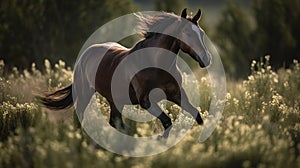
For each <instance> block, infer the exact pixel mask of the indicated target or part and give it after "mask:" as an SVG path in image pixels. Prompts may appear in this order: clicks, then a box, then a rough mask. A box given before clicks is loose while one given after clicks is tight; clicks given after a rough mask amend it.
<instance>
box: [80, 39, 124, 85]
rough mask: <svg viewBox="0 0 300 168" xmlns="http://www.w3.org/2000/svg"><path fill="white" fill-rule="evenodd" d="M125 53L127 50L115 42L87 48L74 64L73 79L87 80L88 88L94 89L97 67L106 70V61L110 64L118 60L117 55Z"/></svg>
mask: <svg viewBox="0 0 300 168" xmlns="http://www.w3.org/2000/svg"><path fill="white" fill-rule="evenodd" d="M117 51H118V52H117ZM127 51H128V49H127V48H125V47H123V46H122V45H120V44H118V43H115V42H107V43H102V44H94V45H92V46H90V47H88V48H87V49H86V50H85V51H84V52H83V54H82V55H81V56H80V57H79V59H78V60H77V62H76V65H75V74H74V78H79V79H80V80H87V81H88V84H89V85H90V87H92V88H94V89H95V78H96V75H97V71H98V70H99V66H105V67H103V68H104V69H106V70H108V68H107V67H108V66H109V65H108V61H107V60H110V62H111V61H113V60H118V59H119V58H118V53H119V52H123V53H124V52H127ZM102 62H103V63H102ZM100 64H101V65H100ZM103 68H102V69H103Z"/></svg>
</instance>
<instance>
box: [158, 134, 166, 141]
mask: <svg viewBox="0 0 300 168" xmlns="http://www.w3.org/2000/svg"><path fill="white" fill-rule="evenodd" d="M167 138H168V137H166V136H163V135H158V136H157V140H158V141H163V140H167Z"/></svg>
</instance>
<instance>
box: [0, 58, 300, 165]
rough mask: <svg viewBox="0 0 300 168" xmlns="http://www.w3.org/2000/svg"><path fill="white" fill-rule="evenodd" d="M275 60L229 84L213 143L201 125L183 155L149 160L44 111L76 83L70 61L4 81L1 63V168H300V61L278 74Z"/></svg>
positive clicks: (155, 127)
mask: <svg viewBox="0 0 300 168" xmlns="http://www.w3.org/2000/svg"><path fill="white" fill-rule="evenodd" d="M268 59H269V58H268V57H266V58H265V60H264V61H263V60H262V61H261V62H253V63H252V64H251V69H252V73H251V74H250V75H249V77H248V79H247V80H244V81H240V82H236V81H228V90H229V91H228V93H227V96H226V98H227V100H226V105H225V109H224V112H223V117H222V119H221V121H220V123H219V125H218V126H217V128H216V130H215V131H214V133H213V134H212V136H211V137H209V139H208V140H207V141H205V142H204V143H199V142H198V136H199V133H200V131H201V127H200V126H197V125H194V127H193V128H192V129H191V130H190V131H189V134H188V135H187V136H185V137H184V139H183V140H182V141H181V142H180V143H179V144H177V145H176V146H175V147H173V148H171V149H169V150H168V151H167V152H164V153H161V154H158V155H155V156H151V157H145V158H129V157H123V156H119V155H116V154H113V153H111V152H109V151H106V150H104V149H102V148H101V147H99V146H98V145H97V144H95V143H94V142H93V141H92V140H91V139H90V138H89V137H88V136H87V135H86V134H85V133H84V131H82V130H81V129H80V128H78V127H77V125H76V124H72V123H70V122H65V121H64V118H59V117H56V120H55V121H56V122H52V121H50V120H49V118H50V117H52V116H53V114H57V112H56V113H51V111H50V112H49V111H48V110H46V109H44V108H43V107H42V106H41V105H40V104H38V103H37V101H36V100H35V98H34V95H36V94H40V93H43V92H44V91H51V90H54V89H55V88H58V87H62V86H66V85H68V84H70V83H71V80H72V70H71V69H70V68H68V67H66V66H65V63H64V62H63V61H60V62H58V63H57V64H55V65H54V66H52V65H51V63H50V62H49V61H47V60H46V61H45V70H44V71H42V72H41V71H39V70H37V69H36V68H35V65H34V64H33V65H32V68H31V69H30V70H25V71H22V72H19V71H18V70H17V69H13V72H12V73H10V74H8V75H4V74H3V69H4V66H5V65H4V63H3V62H2V61H0V90H1V93H0V100H1V104H0V167H33V166H34V167H47V166H49V167H50V166H51V167H299V165H300V156H299V155H300V153H299V152H300V109H299V102H300V88H299V86H300V75H299V74H300V64H299V63H298V62H297V61H295V62H294V65H293V66H292V67H291V68H290V69H282V70H279V71H278V72H274V71H272V68H271V67H270V66H269V64H268ZM262 62H265V63H262ZM196 74H197V78H198V83H199V88H200V90H199V92H200V95H201V98H200V101H201V103H200V106H201V107H198V109H199V110H200V111H201V113H203V115H204V116H205V114H207V111H208V110H209V103H210V83H209V80H208V79H209V77H208V76H207V75H205V74H200V73H196ZM188 80H189V77H188V76H184V81H188ZM188 86H189V85H188ZM192 90H193V89H191V90H190V91H192ZM188 92H189V90H188ZM192 95H193V94H192ZM97 105H98V107H99V108H100V109H101V111H102V112H103V114H104V115H106V116H108V115H109V106H108V105H107V103H106V101H105V99H103V98H101V97H100V98H98V102H97ZM162 108H163V109H164V110H165V111H166V112H167V113H168V115H170V116H171V118H172V119H173V120H175V119H176V118H177V117H180V116H179V115H178V113H179V109H178V107H177V106H176V105H173V104H168V103H167V104H166V105H162ZM71 111H73V109H71ZM61 113H62V115H65V111H61ZM51 115H52V116H51ZM185 122H190V121H189V119H184V118H183V119H182V122H181V124H184V123H185ZM127 123H129V124H130V126H132V127H134V128H133V129H134V130H136V136H149V135H152V134H154V133H156V132H160V131H162V126H161V123H160V122H159V121H157V120H154V121H151V122H147V123H132V122H130V121H129V122H128V121H127ZM119 143H120V144H121V143H123V142H119ZM141 150H143V148H141Z"/></svg>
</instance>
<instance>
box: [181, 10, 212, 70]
mask: <svg viewBox="0 0 300 168" xmlns="http://www.w3.org/2000/svg"><path fill="white" fill-rule="evenodd" d="M200 17H201V10H200V9H199V10H198V12H197V14H196V15H195V16H194V17H187V12H186V9H184V10H183V11H182V13H181V18H184V19H187V20H188V21H189V22H188V24H184V26H183V27H182V29H181V37H180V38H181V39H182V40H181V41H180V49H181V50H182V51H183V52H185V53H187V54H189V55H190V56H191V57H192V58H193V59H194V60H196V61H197V62H198V63H199V65H200V67H202V68H204V67H207V66H208V65H209V64H210V62H211V55H210V53H209V51H208V50H207V48H206V46H205V44H204V35H205V32H204V31H203V30H202V29H201V27H200V26H199V25H198V21H199V20H200ZM184 19H183V20H184ZM183 41H186V42H187V43H188V44H187V43H185V42H183Z"/></svg>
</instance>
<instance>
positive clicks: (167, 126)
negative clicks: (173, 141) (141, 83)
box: [140, 99, 172, 138]
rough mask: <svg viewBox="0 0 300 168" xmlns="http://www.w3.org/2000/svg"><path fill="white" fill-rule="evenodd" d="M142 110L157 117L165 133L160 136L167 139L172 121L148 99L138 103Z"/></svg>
mask: <svg viewBox="0 0 300 168" xmlns="http://www.w3.org/2000/svg"><path fill="white" fill-rule="evenodd" d="M140 105H141V107H142V108H144V109H146V110H147V111H148V112H149V113H150V114H152V115H154V116H155V117H157V118H158V119H159V120H160V122H161V123H162V125H163V127H164V129H165V131H164V133H163V135H162V137H163V138H168V136H169V133H170V130H171V128H172V121H171V119H170V117H169V116H168V115H166V114H165V113H164V112H163V111H162V109H161V108H160V107H159V106H158V105H157V103H153V102H150V101H149V99H147V100H145V101H142V102H140Z"/></svg>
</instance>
